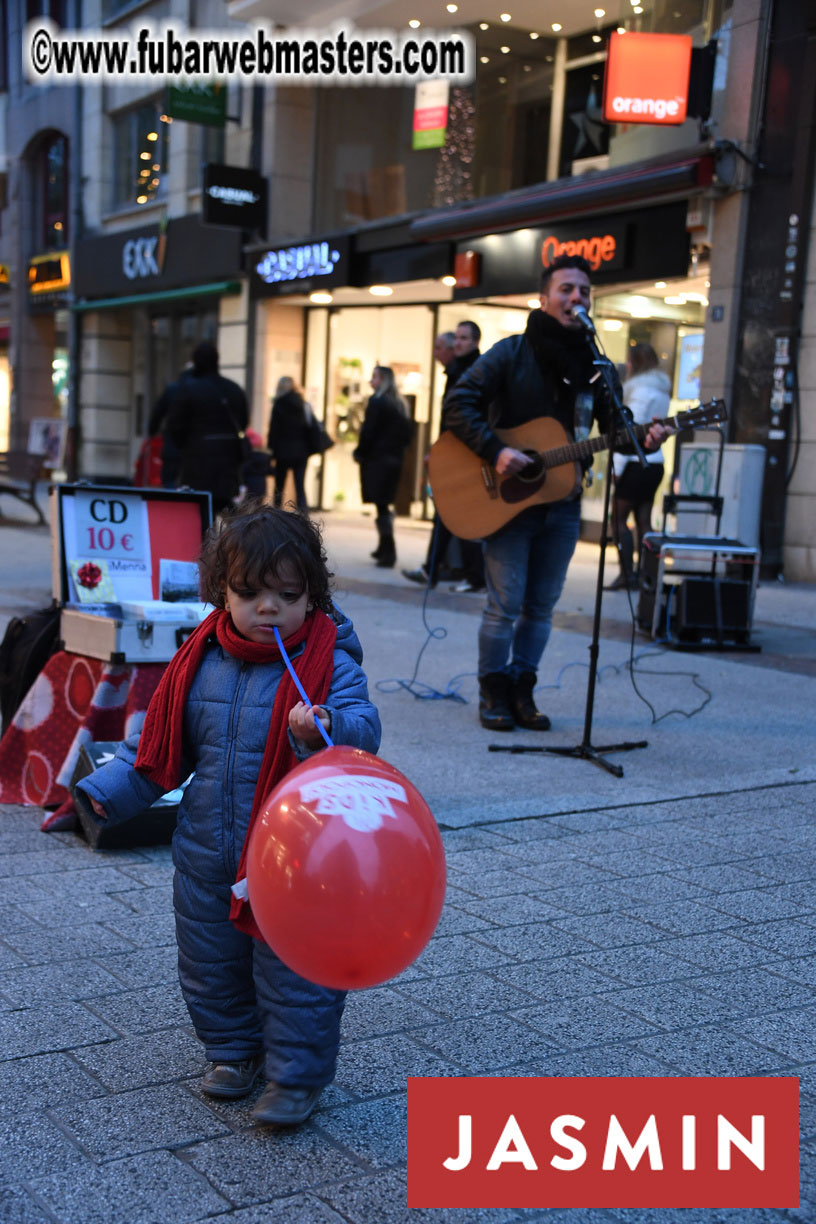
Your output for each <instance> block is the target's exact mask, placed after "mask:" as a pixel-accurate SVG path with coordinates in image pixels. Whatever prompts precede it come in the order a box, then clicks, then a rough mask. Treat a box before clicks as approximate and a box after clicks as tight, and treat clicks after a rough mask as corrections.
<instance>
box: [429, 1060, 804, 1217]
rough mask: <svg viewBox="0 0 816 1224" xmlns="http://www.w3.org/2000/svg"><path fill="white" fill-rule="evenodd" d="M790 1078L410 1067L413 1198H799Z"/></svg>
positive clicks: (564, 1202) (707, 1201) (664, 1203)
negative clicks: (416, 1074)
mask: <svg viewBox="0 0 816 1224" xmlns="http://www.w3.org/2000/svg"><path fill="white" fill-rule="evenodd" d="M798 1142H799V1081H798V1080H797V1079H793V1078H769V1079H760V1078H754V1079H748V1078H737V1077H734V1078H721V1079H716V1078H713V1077H712V1078H683V1077H680V1076H677V1077H672V1078H659V1077H655V1078H634V1077H633V1078H616V1077H609V1078H594V1079H589V1078H580V1079H579V1078H576V1079H569V1078H540V1079H532V1078H531V1079H522V1078H517V1079H500V1078H497V1079H492V1078H485V1079H481V1078H462V1079H443V1078H439V1079H437V1078H428V1079H409V1080H408V1206H409V1207H437V1208H438V1207H473V1208H475V1207H533V1208H535V1207H541V1208H543V1207H674V1208H678V1207H704V1208H713V1207H725V1208H729V1207H745V1208H757V1207H776V1208H781V1207H796V1206H797V1205H798V1203H799V1148H798Z"/></svg>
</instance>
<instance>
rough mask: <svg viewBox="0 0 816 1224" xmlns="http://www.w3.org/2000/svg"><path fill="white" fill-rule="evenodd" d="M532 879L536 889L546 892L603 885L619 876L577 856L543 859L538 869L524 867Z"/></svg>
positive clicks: (526, 874)
mask: <svg viewBox="0 0 816 1224" xmlns="http://www.w3.org/2000/svg"><path fill="white" fill-rule="evenodd" d="M522 872H523V874H524V875H525V876H527V877H528V878H529V879H531V880H535V883H536V891H537V892H540V893H544V894H545V895H546V893H547V892H548V891H549V889H551V888H558V889H571V890H573V891H575V892H578V891H580V890H581V889H583V888H584V887H586V886H587V885H589V886H592V885H593V884H598V885H601V886H604V885H609V884H614V883H617V879H618V877H616V876H615V875H613V873H612V872H609V871H604V870H603V868H602V867H592V866H590V864H589V863H582V862H579V861H578V860H577V859H575V858H572V857H570V858H559V859H549V858H548V857H546V855H545V857H544V858H543V859H542V862H541V863H540V866H539V868H538V869H537V870H533V867H532V866H527V867H525V868H523V869H522Z"/></svg>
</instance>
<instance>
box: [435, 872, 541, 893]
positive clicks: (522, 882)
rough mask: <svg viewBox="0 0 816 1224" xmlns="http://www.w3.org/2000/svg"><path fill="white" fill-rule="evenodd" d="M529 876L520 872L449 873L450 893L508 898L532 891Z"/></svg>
mask: <svg viewBox="0 0 816 1224" xmlns="http://www.w3.org/2000/svg"><path fill="white" fill-rule="evenodd" d="M531 878H535V877H531V876H529V875H524V874H522V873H521V872H519V871H484V872H482V874H481V875H473V874H472V873H469V872H468V873H466V872H464V871H461V872H457V871H455V870H453V871H451V870H449V871H448V891H449V892H450V891H451V887H453V888H455V889H456V891H457V893H458V895H459V897H460V898H461V897H465V896H470V897H507V896H511V895H512V894H514V893H529V892H530V891H531V885H530V880H531Z"/></svg>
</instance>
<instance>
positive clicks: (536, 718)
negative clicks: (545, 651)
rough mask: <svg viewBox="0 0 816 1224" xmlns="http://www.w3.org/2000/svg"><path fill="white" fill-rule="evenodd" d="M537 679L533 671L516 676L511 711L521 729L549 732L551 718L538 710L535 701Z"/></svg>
mask: <svg viewBox="0 0 816 1224" xmlns="http://www.w3.org/2000/svg"><path fill="white" fill-rule="evenodd" d="M536 679H537V677H536V674H535V672H531V671H524V672H520V673H519V675H518V676H516V678H515V680H514V681H513V688H512V694H511V703H510V704H511V709H512V711H513V715H514V717H515V720H516V722H517V723H518V725H519V726H520V727H525V728H526V729H527V730H528V731H549V729H550V725H551V724H550V720H549V718H548V717H547V715H546V714H542V713H541V711H540V710H538V709H536V704H535V702H534V701H533V689H534V688H535V685H536Z"/></svg>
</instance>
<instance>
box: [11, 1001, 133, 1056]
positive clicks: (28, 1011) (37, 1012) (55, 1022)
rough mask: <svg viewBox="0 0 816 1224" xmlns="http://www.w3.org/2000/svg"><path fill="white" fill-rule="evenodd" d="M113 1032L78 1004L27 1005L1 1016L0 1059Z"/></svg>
mask: <svg viewBox="0 0 816 1224" xmlns="http://www.w3.org/2000/svg"><path fill="white" fill-rule="evenodd" d="M114 1036H115V1033H114V1032H113V1031H112V1029H111V1028H110V1027H109V1026H108V1025H107V1024H104V1023H103V1022H102V1021H101V1020H100V1019H99V1018H98V1017H97V1016H94V1015H92V1013H91V1012H90V1011H88V1009H87V1007H85V1006H84V1005H83V1004H81V1003H60V1004H56V1003H55V1004H53V1005H52V1006H48V1007H27V1008H23V1009H21V1010H18V1011H13V1012H6V1013H4V1014H3V1015H2V1016H0V1062H5V1061H7V1060H8V1059H14V1058H26V1057H28V1056H29V1055H31V1054H48V1053H51V1052H53V1051H55V1050H69V1049H74V1048H76V1047H78V1046H82V1045H90V1044H91V1043H92V1042H95V1041H105V1040H106V1039H107V1038H113V1037H114Z"/></svg>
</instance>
